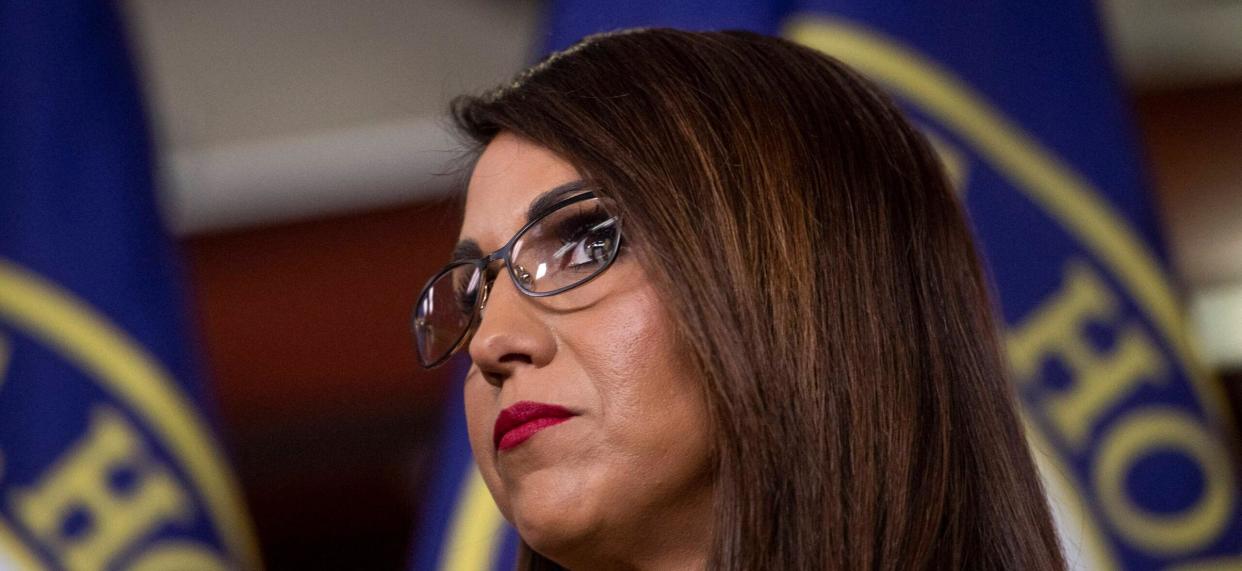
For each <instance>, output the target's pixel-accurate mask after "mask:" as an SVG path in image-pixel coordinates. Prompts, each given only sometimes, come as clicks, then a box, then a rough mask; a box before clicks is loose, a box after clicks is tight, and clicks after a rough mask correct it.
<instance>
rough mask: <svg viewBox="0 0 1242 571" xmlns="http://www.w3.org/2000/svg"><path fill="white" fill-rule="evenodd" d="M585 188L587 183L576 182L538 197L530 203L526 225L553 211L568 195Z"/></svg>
mask: <svg viewBox="0 0 1242 571" xmlns="http://www.w3.org/2000/svg"><path fill="white" fill-rule="evenodd" d="M585 188H586V181H584V180H574V181H570V182H567V183H565V184H562V185H560V186H558V187H556V188H553V189H552V190H549V191H547V192H544V193H542V194H540V195H539V196H536V197H535V199H534V200H532V201H530V208H527V209H526V223H527V224H530V221H531V220H534V219H536V218H539V217H540V216H543V215H544V214H547V213H548V212H549V211H550V210H552V207H553V206H556V204H557V203H558V202H560V201H561V199H563V198H565V197H566V195H568V194H572V193H575V192H577V191H579V190H583V189H585Z"/></svg>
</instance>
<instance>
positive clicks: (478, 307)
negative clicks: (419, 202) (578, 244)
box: [410, 191, 623, 369]
mask: <svg viewBox="0 0 1242 571" xmlns="http://www.w3.org/2000/svg"><path fill="white" fill-rule="evenodd" d="M592 198H597V197H596V195H595V192H594V191H587V192H583V193H581V194H576V195H574V196H571V197H569V198H566V199H565V200H562V201H560V202H557V203H556V204H553V205H552V206H550V207H549V208H548V210H547V211H546V212H544V213H543V214H542V215H541V216H539V217H538V218H535V219H533V220H531V221H530V222H527V223H526V224H524V225H523V226H522V227H521V228H520V229H518V231H517V232H515V233H514V234H513V237H512V238H509V241H508V242H505V245H503V246H501V247H500V248H499V249H497V250H496V251H494V252H492V253H490V254H488V255H486V256H484V257H482V258H475V259H471V260H458V261H456V262H452V263H449V264H448V265H446V266H444V267H443V268H441V269H440V271H438V272H436V273H435V275H433V276H431V279H429V280H427V283H426V285H424V286H423V289H422V291H420V292H419V294H418V298H417V299H416V301H415V302H414V311H413V315H411V319H410V330H411V331H410V332H411V333H412V334H413V335H414V339H415V344H414V346H415V351H417V352H418V361H419V364H420V365H422V366H423V368H424V369H432V368H435V367H438V366H440V365H442V364H443V363H444V362H445V361H447V360H448V359H449V358H450V357H452V356H453V355H455V354H456V353H457V351H458V350H460V349H461V346H462V344H463V341H464V340H466V339H468V338H470V336H471V335H473V334H474V332H475V330H476V329H478V326H479V322H480V318H479V317H480V315H482V313H483V307H484V306H485V305H487V297H488V294H489V293H491V291H492V284H493V283H495V281H496V279H495V277H493V278H492V279H490V280H489V279H487V274H486V272H487V269H488V267H490V266H491V265H492V263H494V262H496V261H498V260H499V261H503V262H504V265H505V268H506V269H507V270H508V274H509V279H510V280H512V281H513V285H514V286H516V287H517V289H518V291H520V292H522V294H523V295H526V296H528V297H549V296H553V295H557V294H560V293H565V292H567V291H569V290H571V289H574V288H576V287H578V286H581V285H582V284H585V283H587V282H589V281H591V280H593V279H595V278H596V277H598V276H599V275H600V274H602V273H604V271H605V270H607V269H608V268H609V267H611V266H612V263H613V262H614V261H616V259H617V253H618V252H620V251H621V242H622V240H623V238H622V233H621V221H620V219H619V218H618V217H617V216H616V215H612V216H611V217H610V218H609V220H612V221H613V224H614V225H615V226H616V229H617V240H616V244H615V245H614V246H613V248H612V251H611V252H609V253H608V260H607V261H605V262H604V264H603V265H602V266H600V267H599V268H598V269H596V270H595V271H594V272H592V273H591V274H590V275H588V276H587V277H585V278H582V279H581V280H579V281H576V282H574V283H571V284H569V285H566V286H562V287H559V288H556V289H554V290H551V291H545V292H536V291H531V290H529V289H527V288H526V287H525V286H523V285H522V282H521V280H520V279H519V278H518V276H517V274H516V271H517V270H515V269H514V266H513V263H512V262H513V260H512V259H511V258H510V256H511V254H512V253H513V246H514V244H517V242H518V240H520V239H521V238H522V236H523V235H525V234H526V232H527V231H528V230H530V229H531V228H532V227H533V226H535V225H536V224H538V223H540V222H542V221H543V220H544V219H545V218H547V217H548V216H551V215H552V214H555V213H556V212H559V211H560V210H561V209H562V208H565V207H566V206H570V205H572V204H577V203H579V202H583V201H587V200H590V199H592ZM462 266H474V271H475V273H476V274H478V275H480V276H482V277H483V279H484V283H483V285H482V286H481V290H482V291H480V292H479V294H478V295H479V302H478V303H476V304H475V305H474V310H473V312H472V313H471V315H470V323H469V324H468V325H466V328H465V329H464V330H463V331H462V333H461V335H460V336H459V337H458V338H457V340H456V341H453V344H452V347H451V348H450V349H449V350H448V351H446V352H445V353H444V355H441V356H440V357H439V358H438V359H436V360H434V361H432V362H431V363H427V362H426V361H425V359H424V356H423V352H422V347H421V344H420V343H418V342H417V341H418V309H419V307H421V306H422V304H423V298H424V297H426V296H427V292H428V290H430V289H431V287H432V286H433V285H435V283H436V282H437V281H439V280H440V278H442V277H444V275H445V274H447V273H449V272H452V271H453V270H456V269H457V268H460V267H462Z"/></svg>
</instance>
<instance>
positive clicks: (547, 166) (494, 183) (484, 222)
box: [458, 131, 579, 251]
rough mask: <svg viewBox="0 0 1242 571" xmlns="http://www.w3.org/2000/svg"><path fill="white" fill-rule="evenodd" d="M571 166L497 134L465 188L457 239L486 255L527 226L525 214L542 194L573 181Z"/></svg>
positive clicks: (520, 140) (531, 144)
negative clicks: (472, 243) (473, 244)
mask: <svg viewBox="0 0 1242 571" xmlns="http://www.w3.org/2000/svg"><path fill="white" fill-rule="evenodd" d="M578 178H579V175H578V173H577V171H576V170H574V168H573V166H571V165H570V164H569V163H568V162H566V161H565V160H563V159H561V158H560V157H559V156H557V155H556V154H554V153H553V152H552V151H549V150H548V149H546V148H544V147H542V146H540V145H538V144H536V143H534V142H532V141H530V140H528V139H524V138H522V137H519V136H517V135H514V134H512V133H509V132H507V131H505V132H501V133H500V134H499V135H497V136H496V137H495V138H494V139H492V142H491V143H490V144H488V145H487V148H485V149H484V150H483V154H482V155H481V156H480V157H479V160H478V162H477V163H476V164H475V167H474V172H473V173H471V175H470V183H469V185H468V186H467V187H466V211H465V215H464V218H463V220H462V227H461V234H460V235H459V236H458V237H459V238H461V239H467V238H469V239H473V240H475V241H476V242H478V243H479V245H480V246H482V247H483V249H484V250H485V251H490V250H492V249H495V248H499V247H500V246H501V245H502V244H504V242H505V241H506V240H508V239H509V237H510V236H512V235H513V233H514V232H517V230H518V229H519V228H521V227H522V224H524V223H525V222H526V210H527V207H529V206H530V203H531V201H532V200H534V199H535V197H537V196H539V195H540V194H541V193H543V192H545V191H547V190H549V189H551V188H554V187H556V186H559V185H561V184H564V183H566V182H570V181H574V180H577V179H578Z"/></svg>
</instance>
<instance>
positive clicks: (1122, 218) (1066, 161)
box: [441, 0, 1242, 569]
mask: <svg viewBox="0 0 1242 571" xmlns="http://www.w3.org/2000/svg"><path fill="white" fill-rule="evenodd" d="M549 16H550V22H549V35H548V42H549V43H548V45H547V46H546V47H547V49H549V50H555V49H561V48H564V47H566V46H568V45H569V44H571V43H573V42H574V41H576V40H578V39H579V38H581V37H582V36H584V35H587V34H590V33H594V32H600V31H606V30H613V29H618V28H628V27H634V26H668V27H675V28H683V29H693V30H709V29H721V28H741V29H749V30H752V31H756V32H760V33H765V34H770V35H779V36H783V37H786V38H789V39H791V40H794V41H797V42H799V43H802V44H804V45H808V46H810V47H813V48H815V49H818V50H820V51H823V52H825V53H827V54H830V55H832V56H834V57H836V58H838V59H840V60H842V61H844V62H846V63H847V64H849V65H851V66H852V67H854V68H855V69H857V70H859V71H860V72H862V73H863V74H865V75H867V76H868V77H870V78H871V79H872V80H874V81H876V82H877V83H878V84H879V85H880V86H881V87H883V88H885V89H886V90H887V91H888V92H889V93H890V94H891V95H892V96H893V97H895V98H896V99H897V101H898V103H899V104H901V105H902V106H903V107H904V109H905V110H906V111H907V112H908V114H909V115H910V116H911V117H912V118H913V119H914V121H915V122H916V123H917V124H918V125H919V126H920V127H921V128H922V129H923V131H924V132H925V133H926V134H927V136H928V138H929V139H930V140H931V142H932V143H933V145H934V146H935V147H936V148H937V150H938V151H939V152H940V155H941V157H942V158H943V160H944V162H945V164H946V166H947V167H948V170H949V172H950V176H951V177H952V179H953V182H954V184H955V186H956V188H957V189H958V191H959V192H960V193H961V196H962V199H963V201H964V203H965V204H966V206H967V209H968V210H969V213H970V215H971V219H972V222H973V224H974V226H975V230H976V234H977V236H978V238H979V241H980V244H981V247H982V248H983V253H984V256H985V258H986V262H987V264H988V266H989V271H990V273H991V276H992V278H993V280H994V281H995V283H996V285H997V288H998V293H999V296H1000V302H1001V305H1002V313H1003V319H1004V325H1005V328H1006V331H1005V334H1006V336H1007V343H1008V351H1009V358H1010V362H1011V365H1012V369H1013V372H1014V380H1015V382H1016V383H1017V390H1018V393H1019V395H1020V398H1021V400H1022V406H1023V416H1024V419H1025V421H1026V424H1027V431H1028V434H1029V436H1030V439H1031V445H1032V449H1033V450H1034V453H1035V457H1036V460H1037V462H1038V463H1039V464H1040V468H1041V472H1042V473H1043V475H1044V478H1045V482H1046V483H1047V485H1048V487H1049V490H1050V495H1051V499H1052V504H1053V509H1054V515H1055V516H1056V518H1057V522H1058V525H1059V527H1060V528H1061V532H1062V540H1063V542H1064V543H1065V549H1066V553H1067V556H1068V559H1069V560H1070V562H1071V565H1072V566H1073V567H1075V568H1085V569H1164V568H1166V567H1170V566H1177V567H1178V568H1185V569H1190V568H1200V567H1199V566H1203V568H1207V567H1211V568H1213V569H1215V568H1221V569H1223V568H1226V567H1228V568H1237V567H1238V566H1242V502H1240V501H1239V497H1238V490H1239V486H1238V479H1237V475H1236V473H1235V467H1234V465H1233V464H1232V462H1231V459H1230V455H1229V452H1228V445H1227V443H1226V442H1227V441H1226V438H1225V435H1224V434H1225V433H1224V430H1225V427H1226V426H1227V425H1228V422H1227V421H1228V419H1227V412H1226V409H1225V400H1224V399H1223V397H1222V396H1221V395H1220V394H1218V392H1219V390H1220V389H1219V387H1218V386H1216V385H1215V384H1214V383H1213V381H1212V379H1211V378H1210V376H1209V375H1208V374H1207V372H1205V371H1203V370H1202V369H1201V368H1200V367H1199V366H1198V365H1197V363H1196V359H1195V357H1194V350H1193V348H1192V347H1191V346H1190V344H1189V342H1188V340H1187V338H1186V324H1185V323H1184V319H1183V311H1182V307H1181V304H1180V301H1179V299H1178V292H1177V290H1176V288H1175V286H1174V285H1173V283H1172V282H1171V280H1170V279H1169V277H1168V274H1167V272H1166V269H1165V268H1166V262H1165V259H1164V255H1163V252H1162V250H1161V248H1160V246H1159V240H1158V236H1157V234H1156V225H1155V221H1154V215H1153V212H1152V208H1151V205H1150V203H1149V200H1148V196H1147V192H1146V191H1147V189H1146V182H1145V178H1144V176H1143V172H1142V168H1141V165H1140V161H1139V158H1138V154H1137V152H1136V149H1135V134H1134V132H1133V130H1132V126H1131V125H1130V123H1129V118H1128V117H1127V114H1126V108H1125V105H1124V98H1123V97H1124V92H1123V89H1122V87H1121V85H1120V84H1119V83H1118V80H1117V78H1116V76H1115V74H1114V70H1113V68H1112V62H1111V60H1110V57H1109V53H1108V51H1107V46H1106V45H1105V43H1104V38H1103V36H1102V34H1101V31H1100V29H1099V22H1098V19H1097V16H1096V14H1095V7H1094V4H1093V3H1089V2H1066V1H1052V2H1003V3H1002V2H975V3H954V4H949V3H943V2H910V1H908V0H903V1H897V0H823V1H812V0H803V1H785V2H777V1H770V0H769V1H743V0H726V1H721V2H704V1H688V0H682V1H671V2H655V1H646V0H644V1H638V2H601V1H588V0H562V1H558V2H553V3H552V6H551V9H550V11H549ZM463 481H468V479H466V480H463ZM459 489H460V488H459ZM459 513H460V512H459ZM508 533H511V532H508ZM496 537H497V538H498V539H496V541H502V540H504V541H511V540H508V539H504V538H505V536H504V534H498V535H496ZM445 539H446V540H447V541H452V540H453V538H452V537H446V538H445ZM481 549H485V550H493V549H494V547H493V546H490V545H489V546H481ZM489 552H490V551H489ZM1182 566H1184V567H1182ZM441 568H443V567H441ZM483 568H485V567H475V569H483ZM493 568H497V569H498V568H499V567H493Z"/></svg>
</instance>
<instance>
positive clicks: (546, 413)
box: [492, 400, 577, 451]
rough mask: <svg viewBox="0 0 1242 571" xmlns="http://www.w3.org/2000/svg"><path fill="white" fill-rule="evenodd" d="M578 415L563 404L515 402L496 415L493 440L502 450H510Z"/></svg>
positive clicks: (498, 448)
mask: <svg viewBox="0 0 1242 571" xmlns="http://www.w3.org/2000/svg"><path fill="white" fill-rule="evenodd" d="M574 416H577V415H576V414H575V413H573V412H570V411H569V409H566V408H565V407H562V406H557V405H554V404H545V403H541V402H532V401H525V400H524V401H519V402H516V403H513V404H512V405H510V406H509V408H506V409H504V410H502V411H500V414H499V415H498V416H497V417H496V429H495V431H493V432H492V442H493V443H494V444H495V445H496V449H497V450H500V451H504V450H508V449H510V448H513V447H514V446H517V445H518V444H521V443H523V442H525V441H526V439H527V438H530V437H531V436H534V435H535V433H536V432H539V431H540V430H543V429H545V428H547V427H549V426H554V425H557V424H560V423H562V422H565V421H566V420H569V419H570V418H573V417H574Z"/></svg>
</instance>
